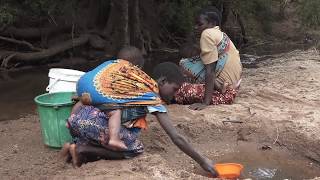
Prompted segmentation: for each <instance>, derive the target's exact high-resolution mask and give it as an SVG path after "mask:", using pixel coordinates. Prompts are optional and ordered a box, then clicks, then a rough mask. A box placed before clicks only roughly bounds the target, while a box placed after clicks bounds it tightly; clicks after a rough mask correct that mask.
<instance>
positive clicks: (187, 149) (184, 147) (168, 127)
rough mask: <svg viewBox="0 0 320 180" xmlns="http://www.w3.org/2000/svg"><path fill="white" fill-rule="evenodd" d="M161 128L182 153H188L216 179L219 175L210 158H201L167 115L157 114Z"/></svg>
mask: <svg viewBox="0 0 320 180" xmlns="http://www.w3.org/2000/svg"><path fill="white" fill-rule="evenodd" d="M155 115H156V117H157V119H158V121H159V123H160V125H161V127H162V128H163V129H164V130H165V132H166V133H167V134H168V135H169V137H170V138H171V140H172V142H173V143H174V144H175V145H176V146H178V147H179V149H180V150H181V151H183V152H184V153H186V154H187V155H188V156H190V157H191V158H192V159H194V160H195V161H196V162H197V163H198V164H199V165H200V166H201V167H202V168H203V169H204V170H206V171H208V172H210V173H211V174H212V175H213V176H214V177H215V176H217V173H216V172H215V170H214V169H213V162H212V161H211V160H209V159H208V158H205V157H203V156H201V155H200V154H199V153H198V152H197V151H196V150H195V149H194V148H193V147H192V146H191V144H189V143H188V142H187V141H186V139H185V138H184V137H183V136H181V135H180V134H178V132H177V130H176V128H175V127H174V126H173V125H172V123H171V120H170V118H169V116H168V114H167V113H159V112H157V113H155Z"/></svg>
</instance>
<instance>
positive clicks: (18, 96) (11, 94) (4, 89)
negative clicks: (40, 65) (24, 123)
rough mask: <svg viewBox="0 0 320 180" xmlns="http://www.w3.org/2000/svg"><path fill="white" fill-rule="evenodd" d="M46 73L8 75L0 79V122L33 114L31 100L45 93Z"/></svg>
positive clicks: (37, 71) (34, 107) (33, 71)
mask: <svg viewBox="0 0 320 180" xmlns="http://www.w3.org/2000/svg"><path fill="white" fill-rule="evenodd" d="M47 73H48V71H47V70H32V71H31V72H27V73H26V72H19V73H9V74H7V75H6V78H5V79H0V99H1V100H0V110H1V113H0V121H1V120H13V119H18V118H19V117H23V116H25V115H27V114H34V113H35V109H36V106H35V104H34V103H33V98H34V97H35V96H37V95H39V94H42V93H44V92H45V88H46V86H47V83H48V78H47V76H48V75H47Z"/></svg>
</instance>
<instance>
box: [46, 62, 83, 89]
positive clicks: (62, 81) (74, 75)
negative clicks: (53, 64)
mask: <svg viewBox="0 0 320 180" xmlns="http://www.w3.org/2000/svg"><path fill="white" fill-rule="evenodd" d="M84 73H85V72H82V71H77V70H72V69H60V68H52V69H50V71H49V75H48V76H49V78H50V80H49V85H48V86H47V88H46V90H47V91H48V92H49V93H55V92H76V86H77V82H78V80H79V79H80V77H81V76H82V75H83V74H84Z"/></svg>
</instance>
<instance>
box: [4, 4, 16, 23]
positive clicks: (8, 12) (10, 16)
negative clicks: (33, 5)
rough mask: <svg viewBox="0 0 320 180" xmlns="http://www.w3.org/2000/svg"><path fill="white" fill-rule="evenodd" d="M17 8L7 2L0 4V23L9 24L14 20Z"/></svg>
mask: <svg viewBox="0 0 320 180" xmlns="http://www.w3.org/2000/svg"><path fill="white" fill-rule="evenodd" d="M16 14H17V10H16V9H14V8H12V7H11V6H9V5H8V4H7V3H5V4H2V5H1V6H0V24H2V25H10V24H12V23H13V22H14V21H15V18H16Z"/></svg>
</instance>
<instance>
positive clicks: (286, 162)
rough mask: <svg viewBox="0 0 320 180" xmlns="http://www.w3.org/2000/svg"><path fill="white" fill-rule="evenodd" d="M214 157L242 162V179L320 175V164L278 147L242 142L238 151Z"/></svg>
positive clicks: (307, 177) (218, 160)
mask: <svg viewBox="0 0 320 180" xmlns="http://www.w3.org/2000/svg"><path fill="white" fill-rule="evenodd" d="M270 147H272V146H270ZM213 159H216V162H217V163H240V164H242V165H243V166H244V170H243V172H242V175H241V179H242V178H243V179H245V178H251V179H255V180H260V179H261V180H263V179H291V180H301V179H310V178H314V177H318V176H319V175H320V166H319V165H318V164H315V163H313V162H312V161H310V160H308V159H306V158H303V157H301V156H299V155H295V154H292V153H291V152H289V151H287V150H285V149H279V148H276V147H274V149H273V148H271V149H267V150H262V149H261V147H258V146H257V144H254V143H241V144H239V145H238V147H237V151H235V152H232V153H228V154H224V155H222V156H219V157H218V158H213ZM196 173H199V174H201V175H204V176H207V174H206V173H205V172H204V171H202V170H197V172H196Z"/></svg>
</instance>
